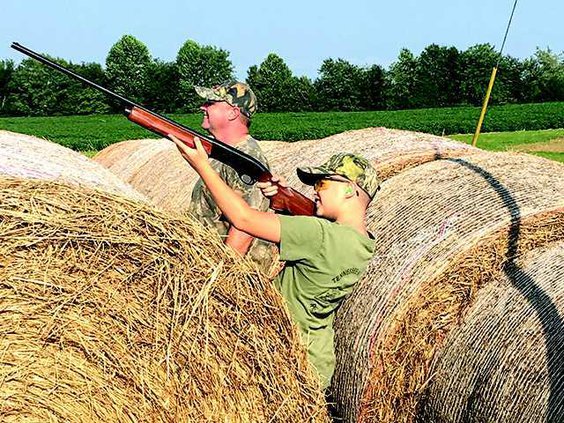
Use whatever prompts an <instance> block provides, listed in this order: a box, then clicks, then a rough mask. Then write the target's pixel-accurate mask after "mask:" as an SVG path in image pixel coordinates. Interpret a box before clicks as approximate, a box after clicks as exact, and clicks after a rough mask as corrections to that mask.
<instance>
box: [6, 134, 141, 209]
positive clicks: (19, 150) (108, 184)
mask: <svg viewBox="0 0 564 423" xmlns="http://www.w3.org/2000/svg"><path fill="white" fill-rule="evenodd" d="M0 157H1V158H0V175H5V176H13V177H21V178H33V179H43V180H57V181H61V182H66V183H70V184H74V185H85V186H88V187H92V188H97V189H101V190H104V191H107V192H112V193H115V194H120V195H124V196H127V197H129V198H132V199H137V200H144V197H143V196H142V195H141V194H140V193H138V192H137V191H135V190H134V189H133V188H132V187H131V186H130V185H128V184H126V183H124V182H123V181H122V180H121V179H120V178H117V177H116V176H115V175H114V174H113V173H112V172H109V171H108V170H107V169H106V168H105V167H103V166H100V165H99V164H97V163H95V162H93V161H92V160H90V159H89V158H87V157H86V156H84V155H83V154H80V153H78V152H76V151H73V150H71V149H69V148H66V147H63V146H62V145H59V144H56V143H53V142H50V141H47V140H44V139H41V138H36V137H32V136H30V135H24V134H18V133H15V132H9V131H0Z"/></svg>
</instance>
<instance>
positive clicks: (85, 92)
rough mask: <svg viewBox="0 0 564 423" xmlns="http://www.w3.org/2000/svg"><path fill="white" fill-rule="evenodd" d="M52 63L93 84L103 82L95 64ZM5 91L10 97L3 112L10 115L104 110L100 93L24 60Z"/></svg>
mask: <svg viewBox="0 0 564 423" xmlns="http://www.w3.org/2000/svg"><path fill="white" fill-rule="evenodd" d="M52 60H53V61H55V62H56V63H59V64H61V65H63V66H65V67H67V68H69V69H71V70H74V71H75V72H77V73H80V74H82V75H84V76H86V77H87V78H89V79H92V80H94V82H99V83H102V82H103V77H102V75H103V72H102V69H101V67H100V65H98V64H82V65H73V64H71V63H68V62H66V61H64V60H62V59H52ZM96 75H98V76H96ZM8 90H9V92H10V96H9V98H8V100H7V102H6V109H7V112H9V113H10V114H14V115H26V116H50V115H75V114H89V113H100V112H105V111H107V110H108V107H107V104H106V99H105V97H104V95H103V94H102V93H100V92H98V91H95V90H93V89H91V88H85V87H84V86H83V85H82V84H81V83H80V82H79V81H76V80H74V79H72V78H69V77H68V76H66V75H63V74H62V73H60V72H57V71H55V70H53V69H51V68H48V67H47V66H44V65H42V64H41V63H39V62H37V61H35V60H33V59H24V60H23V61H22V62H21V63H20V65H19V66H18V67H17V68H16V69H15V70H14V72H13V74H12V78H11V80H10V82H9V84H8Z"/></svg>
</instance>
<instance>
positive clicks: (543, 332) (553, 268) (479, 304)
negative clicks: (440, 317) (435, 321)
mask: <svg viewBox="0 0 564 423" xmlns="http://www.w3.org/2000/svg"><path fill="white" fill-rule="evenodd" d="M494 279H495V280H494V281H492V282H495V283H490V284H489V285H488V286H486V287H484V288H483V289H482V290H480V292H479V293H478V295H477V298H476V300H475V302H474V304H472V306H471V307H470V310H469V311H468V313H467V315H466V316H465V318H464V322H463V324H462V325H461V326H460V327H458V328H456V329H455V330H453V331H452V333H450V334H449V336H448V337H447V339H446V340H445V341H444V344H443V347H442V348H441V352H440V354H438V355H437V357H436V358H435V361H434V363H433V365H432V372H433V374H434V377H433V378H432V379H431V381H430V383H429V386H428V388H427V389H426V391H425V394H424V397H423V399H422V401H421V403H420V406H419V410H418V419H417V420H418V421H420V422H436V423H442V422H445V423H446V422H449V423H450V422H460V423H463V422H469V421H471V422H499V423H513V422H520V423H533V422H535V423H536V422H539V423H540V422H557V421H563V419H564V388H563V386H564V356H563V354H562V352H563V348H564V321H563V319H564V317H563V316H564V283H563V282H564V242H560V243H556V244H555V245H551V246H549V247H545V248H539V249H536V250H533V251H530V252H528V253H527V254H524V255H523V256H522V257H519V259H518V260H517V261H516V262H515V263H512V265H511V266H507V267H506V268H505V269H504V271H503V272H501V273H498V274H496V275H495V277H494ZM494 334H495V335H494ZM453 375H456V377H453Z"/></svg>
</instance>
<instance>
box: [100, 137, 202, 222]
mask: <svg viewBox="0 0 564 423" xmlns="http://www.w3.org/2000/svg"><path fill="white" fill-rule="evenodd" d="M94 161H96V162H98V163H100V164H101V165H102V166H105V167H107V168H108V169H109V170H110V171H111V172H113V173H114V174H115V175H116V176H118V177H119V178H120V179H122V180H123V181H125V182H127V183H128V184H130V185H132V186H133V187H135V189H137V190H138V191H139V192H141V193H143V194H144V195H145V196H147V198H149V199H150V200H151V202H152V203H153V204H155V205H156V206H158V207H160V208H162V209H163V210H167V211H169V212H176V213H181V214H184V213H185V212H187V211H188V206H189V205H190V199H191V197H192V189H193V188H194V184H195V183H196V181H197V180H198V175H197V173H196V172H194V170H193V169H192V168H191V167H190V166H189V165H188V163H186V161H185V160H184V159H183V158H182V156H181V155H180V154H179V153H178V149H177V148H176V145H174V143H172V142H171V141H169V140H167V139H159V140H153V139H146V140H131V141H122V142H120V143H116V144H112V145H111V146H109V147H107V148H105V149H104V150H102V151H100V152H99V153H98V154H96V156H94Z"/></svg>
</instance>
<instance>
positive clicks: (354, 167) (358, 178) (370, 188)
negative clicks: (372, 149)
mask: <svg viewBox="0 0 564 423" xmlns="http://www.w3.org/2000/svg"><path fill="white" fill-rule="evenodd" d="M331 175H340V176H344V177H345V178H347V179H349V180H350V181H352V182H354V183H355V184H357V185H358V186H359V187H360V188H362V189H363V190H364V191H365V192H366V193H367V194H368V196H369V197H370V198H371V199H372V198H374V195H376V192H377V191H378V189H379V188H380V181H379V180H378V176H377V174H376V169H374V167H373V166H372V165H371V164H370V162H369V161H368V160H366V159H365V158H364V157H361V156H357V155H356V154H351V153H340V154H335V155H334V156H331V158H330V159H329V160H327V162H325V163H323V164H322V165H321V166H317V167H300V168H298V177H299V178H300V180H301V181H302V182H303V183H304V184H307V185H313V184H315V181H317V180H318V179H320V178H324V177H326V176H331Z"/></svg>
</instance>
